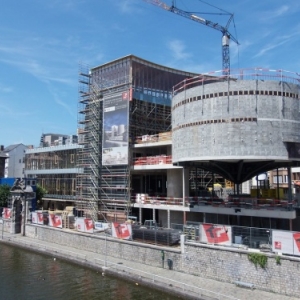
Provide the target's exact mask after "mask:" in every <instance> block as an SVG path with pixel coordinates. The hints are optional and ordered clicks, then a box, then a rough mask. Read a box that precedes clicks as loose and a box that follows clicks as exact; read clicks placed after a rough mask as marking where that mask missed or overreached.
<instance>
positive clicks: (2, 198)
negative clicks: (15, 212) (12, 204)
mask: <svg viewBox="0 0 300 300" xmlns="http://www.w3.org/2000/svg"><path fill="white" fill-rule="evenodd" d="M9 196H10V186H9V185H7V184H4V185H0V207H7V202H8V199H9Z"/></svg>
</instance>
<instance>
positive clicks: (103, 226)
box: [95, 222, 109, 231]
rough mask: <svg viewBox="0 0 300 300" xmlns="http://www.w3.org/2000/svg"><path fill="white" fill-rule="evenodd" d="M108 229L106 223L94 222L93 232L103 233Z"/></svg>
mask: <svg viewBox="0 0 300 300" xmlns="http://www.w3.org/2000/svg"><path fill="white" fill-rule="evenodd" d="M108 228H109V224H108V223H103V222H95V231H105V230H106V229H108Z"/></svg>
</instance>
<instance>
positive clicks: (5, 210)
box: [2, 207, 12, 219]
mask: <svg viewBox="0 0 300 300" xmlns="http://www.w3.org/2000/svg"><path fill="white" fill-rule="evenodd" d="M11 211H12V209H11V208H7V207H4V208H3V213H2V217H3V219H10V218H11Z"/></svg>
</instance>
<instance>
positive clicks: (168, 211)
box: [167, 209, 171, 228]
mask: <svg viewBox="0 0 300 300" xmlns="http://www.w3.org/2000/svg"><path fill="white" fill-rule="evenodd" d="M167 214H168V216H167V220H168V228H171V218H170V210H169V209H168V210H167Z"/></svg>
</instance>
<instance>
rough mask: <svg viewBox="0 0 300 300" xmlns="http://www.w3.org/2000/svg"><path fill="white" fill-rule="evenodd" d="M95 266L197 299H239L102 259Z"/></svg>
mask: <svg viewBox="0 0 300 300" xmlns="http://www.w3.org/2000/svg"><path fill="white" fill-rule="evenodd" d="M95 264H100V265H107V268H109V269H114V270H116V271H117V272H119V271H122V272H124V271H125V272H126V273H127V274H131V275H135V276H138V278H139V279H140V280H143V279H146V280H150V281H152V282H153V283H156V284H157V285H159V286H161V287H163V286H166V285H168V286H173V287H174V288H178V289H180V290H182V292H184V293H189V294H193V295H195V296H196V297H197V298H199V299H202V297H211V298H213V299H233V300H238V298H235V297H231V296H228V295H224V294H221V293H218V292H214V291H211V290H207V289H203V288H200V287H196V286H194V285H190V284H186V283H184V282H181V281H177V280H174V279H171V278H167V277H164V276H161V275H156V274H153V273H149V272H145V271H141V270H138V269H134V268H130V267H127V266H124V265H120V264H118V263H113V262H108V261H106V260H102V259H95Z"/></svg>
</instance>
